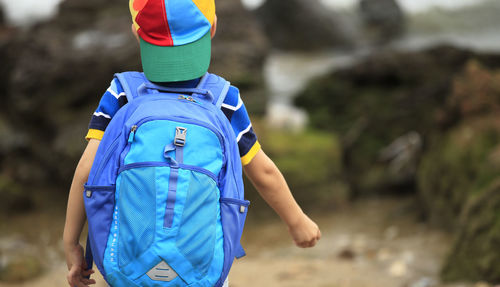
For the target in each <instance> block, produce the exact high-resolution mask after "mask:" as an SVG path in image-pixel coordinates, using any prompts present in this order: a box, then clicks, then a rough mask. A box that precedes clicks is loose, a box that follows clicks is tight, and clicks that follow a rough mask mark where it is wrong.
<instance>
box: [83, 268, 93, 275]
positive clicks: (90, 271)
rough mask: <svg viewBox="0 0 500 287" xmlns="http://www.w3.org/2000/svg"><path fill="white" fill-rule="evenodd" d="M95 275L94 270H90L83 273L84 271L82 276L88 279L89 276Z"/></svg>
mask: <svg viewBox="0 0 500 287" xmlns="http://www.w3.org/2000/svg"><path fill="white" fill-rule="evenodd" d="M94 273H95V271H94V269H89V270H83V271H82V275H83V276H84V277H88V276H90V275H92V274H94Z"/></svg>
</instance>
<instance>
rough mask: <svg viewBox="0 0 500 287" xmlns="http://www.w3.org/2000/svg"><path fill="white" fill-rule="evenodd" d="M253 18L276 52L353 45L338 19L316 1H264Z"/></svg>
mask: <svg viewBox="0 0 500 287" xmlns="http://www.w3.org/2000/svg"><path fill="white" fill-rule="evenodd" d="M256 14H257V16H258V18H259V20H260V22H261V23H262V26H263V27H264V30H265V31H266V33H267V35H268V36H269V39H270V41H271V43H272V45H273V47H275V48H278V49H283V50H304V51H311V50H318V49H331V48H333V47H337V48H338V47H340V48H347V47H350V46H352V45H353V43H354V39H353V35H352V33H350V31H349V29H348V27H346V24H345V21H343V19H342V18H341V15H340V14H338V13H335V12H333V11H331V10H328V9H327V8H326V7H324V6H323V4H322V3H320V2H319V1H318V0H288V1H281V0H267V1H266V2H265V3H264V4H263V5H262V6H261V7H259V8H258V9H257V11H256Z"/></svg>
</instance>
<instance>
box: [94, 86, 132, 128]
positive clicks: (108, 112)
mask: <svg viewBox="0 0 500 287" xmlns="http://www.w3.org/2000/svg"><path fill="white" fill-rule="evenodd" d="M126 103H127V97H126V95H125V92H124V91H123V88H122V86H121V85H120V82H119V81H118V80H117V79H113V81H111V84H110V86H109V88H108V89H107V90H106V92H105V93H104V94H103V95H102V97H101V101H100V102H99V106H98V107H97V109H96V110H95V112H94V114H93V115H92V118H91V119H90V124H89V134H90V131H92V133H93V134H95V133H96V132H95V131H102V132H104V131H105V130H106V127H107V126H108V124H109V122H110V121H111V118H113V116H114V115H115V114H116V112H117V111H118V110H119V109H120V108H121V107H122V106H123V105H125V104H126ZM98 134H99V133H98ZM87 138H89V137H88V136H87ZM90 138H95V137H90Z"/></svg>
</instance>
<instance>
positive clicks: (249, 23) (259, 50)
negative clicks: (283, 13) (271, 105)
mask: <svg viewBox="0 0 500 287" xmlns="http://www.w3.org/2000/svg"><path fill="white" fill-rule="evenodd" d="M217 17H218V23H217V34H216V36H215V38H214V40H213V42H212V45H213V51H212V63H211V67H210V70H211V71H212V72H214V73H217V74H220V75H221V76H223V77H225V78H227V79H228V80H229V81H231V82H232V83H233V84H235V85H237V86H238V87H240V88H243V89H245V88H247V87H249V86H250V87H252V86H255V85H262V83H263V80H262V67H263V65H264V61H265V59H266V56H267V54H268V48H269V45H268V42H267V38H266V36H265V35H264V32H263V31H262V30H261V28H260V26H259V25H258V23H257V21H256V19H255V16H254V15H253V14H252V13H251V12H249V11H248V10H246V9H245V8H244V7H243V5H242V4H241V1H239V0H219V1H217Z"/></svg>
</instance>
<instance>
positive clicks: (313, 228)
mask: <svg viewBox="0 0 500 287" xmlns="http://www.w3.org/2000/svg"><path fill="white" fill-rule="evenodd" d="M288 232H290V235H291V236H292V238H293V241H294V242H295V245H297V246H298V247H302V248H307V247H313V246H314V245H316V242H318V240H319V239H320V238H321V231H320V230H319V227H318V225H317V224H316V223H314V221H312V220H311V219H310V218H309V217H308V216H307V215H305V214H302V216H301V217H300V218H299V220H298V221H297V222H296V223H295V224H293V225H290V226H288Z"/></svg>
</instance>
